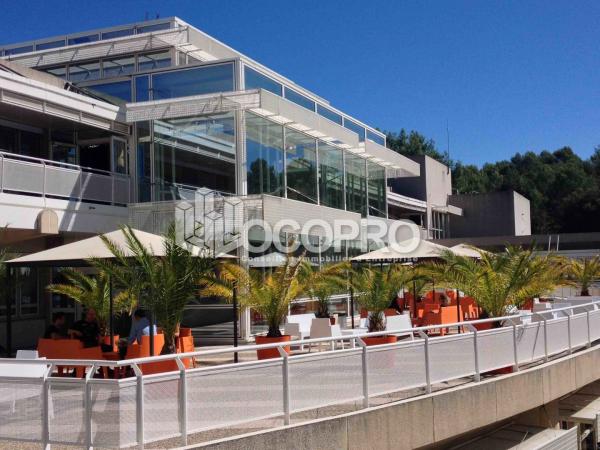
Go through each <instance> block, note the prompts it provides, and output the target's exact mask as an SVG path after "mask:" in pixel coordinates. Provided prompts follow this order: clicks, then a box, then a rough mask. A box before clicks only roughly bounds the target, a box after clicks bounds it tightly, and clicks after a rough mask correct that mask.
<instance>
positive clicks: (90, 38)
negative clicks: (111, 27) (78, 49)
mask: <svg viewBox="0 0 600 450" xmlns="http://www.w3.org/2000/svg"><path fill="white" fill-rule="evenodd" d="M98 39H99V36H98V35H97V34H89V35H87V36H76V37H72V38H69V41H68V42H69V45H76V44H85V43H86V42H96V41H97V40H98Z"/></svg>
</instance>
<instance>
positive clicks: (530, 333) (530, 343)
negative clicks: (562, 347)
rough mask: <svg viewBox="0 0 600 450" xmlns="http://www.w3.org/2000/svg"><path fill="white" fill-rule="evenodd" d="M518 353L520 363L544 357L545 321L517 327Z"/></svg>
mask: <svg viewBox="0 0 600 450" xmlns="http://www.w3.org/2000/svg"><path fill="white" fill-rule="evenodd" d="M517 354H518V356H519V363H525V362H530V361H534V360H536V359H539V358H543V357H544V354H545V351H544V324H543V322H534V323H530V324H527V325H524V326H519V327H517Z"/></svg>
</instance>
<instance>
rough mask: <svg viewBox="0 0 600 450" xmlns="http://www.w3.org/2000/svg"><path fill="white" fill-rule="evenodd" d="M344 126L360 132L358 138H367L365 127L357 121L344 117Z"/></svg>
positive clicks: (362, 139)
mask: <svg viewBox="0 0 600 450" xmlns="http://www.w3.org/2000/svg"><path fill="white" fill-rule="evenodd" d="M344 126H345V127H346V128H348V129H349V130H352V131H354V132H355V133H356V134H358V140H359V141H361V142H363V141H364V140H365V128H364V127H361V126H360V125H359V124H357V123H356V122H352V121H351V120H349V119H344Z"/></svg>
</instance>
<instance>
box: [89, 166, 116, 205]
mask: <svg viewBox="0 0 600 450" xmlns="http://www.w3.org/2000/svg"><path fill="white" fill-rule="evenodd" d="M81 176H82V182H81V197H82V198H84V199H86V200H97V201H100V202H110V201H111V200H112V177H110V176H107V175H98V174H95V173H89V172H82V173H81Z"/></svg>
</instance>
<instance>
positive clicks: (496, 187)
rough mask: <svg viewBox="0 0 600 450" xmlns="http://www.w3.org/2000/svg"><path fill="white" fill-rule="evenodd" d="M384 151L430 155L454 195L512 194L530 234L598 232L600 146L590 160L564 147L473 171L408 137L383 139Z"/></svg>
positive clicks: (428, 144) (424, 140) (428, 141)
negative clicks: (443, 168)
mask: <svg viewBox="0 0 600 450" xmlns="http://www.w3.org/2000/svg"><path fill="white" fill-rule="evenodd" d="M387 142H388V147H389V148H391V149H392V150H395V151H397V152H398V153H402V154H404V155H422V154H425V155H429V156H431V157H433V158H435V159H437V160H439V161H441V162H443V163H445V164H448V165H450V167H451V168H452V184H453V189H454V192H458V193H485V192H493V191H500V190H508V189H514V190H515V191H517V192H519V193H521V194H523V195H524V196H525V197H527V198H528V199H529V200H530V201H531V222H532V232H533V233H576V232H587V231H600V146H598V147H596V149H595V152H594V154H593V155H592V156H591V157H590V158H589V159H585V160H584V159H581V158H580V157H579V156H577V155H576V154H575V153H574V152H573V150H571V149H570V148H569V147H563V148H560V149H558V150H555V151H553V152H550V151H546V150H544V151H542V152H541V153H534V152H526V153H516V154H515V155H514V156H513V157H512V158H510V160H508V161H498V162H495V163H487V164H485V165H484V166H483V167H481V168H478V167H477V166H474V165H465V164H462V163H461V162H460V161H452V160H450V159H449V157H448V155H447V154H446V153H443V152H440V151H439V150H438V149H437V148H436V145H435V142H434V141H433V140H431V139H427V138H425V137H424V136H423V135H421V134H419V133H417V132H415V131H411V132H410V133H407V132H406V131H405V130H401V131H400V133H388V140H387Z"/></svg>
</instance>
